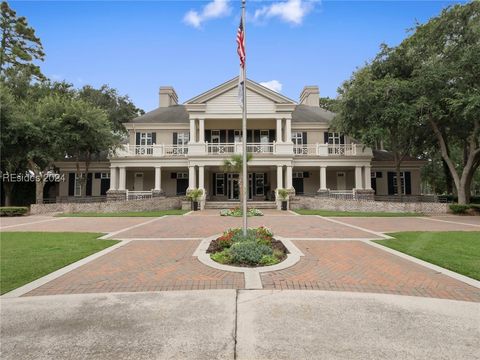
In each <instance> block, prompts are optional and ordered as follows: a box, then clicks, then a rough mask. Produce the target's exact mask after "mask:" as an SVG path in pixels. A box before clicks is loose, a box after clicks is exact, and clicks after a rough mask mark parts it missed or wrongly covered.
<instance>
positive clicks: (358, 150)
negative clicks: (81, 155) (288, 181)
mask: <svg viewBox="0 0 480 360" xmlns="http://www.w3.org/2000/svg"><path fill="white" fill-rule="evenodd" d="M242 149H243V146H242V143H241V142H234V143H208V142H204V143H193V144H183V145H174V144H159V145H124V146H122V147H121V148H119V149H117V150H116V151H115V153H114V154H112V157H117V158H124V157H142V158H143V157H161V158H182V157H183V158H184V157H188V156H229V155H232V154H241V153H242ZM247 152H249V153H252V154H254V155H256V156H274V155H282V156H285V155H286V156H288V155H290V156H294V157H356V156H369V155H372V151H371V149H370V148H366V147H364V146H363V145H361V144H318V143H317V144H300V145H299V144H292V143H276V142H256V143H255V142H254V143H247Z"/></svg>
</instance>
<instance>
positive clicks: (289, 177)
mask: <svg viewBox="0 0 480 360" xmlns="http://www.w3.org/2000/svg"><path fill="white" fill-rule="evenodd" d="M285 180H286V181H285V188H287V189H291V188H292V167H291V166H287V175H286V179H285Z"/></svg>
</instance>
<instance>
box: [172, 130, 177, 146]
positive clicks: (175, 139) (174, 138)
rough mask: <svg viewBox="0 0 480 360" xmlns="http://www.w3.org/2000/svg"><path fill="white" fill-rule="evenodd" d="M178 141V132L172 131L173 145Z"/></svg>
mask: <svg viewBox="0 0 480 360" xmlns="http://www.w3.org/2000/svg"><path fill="white" fill-rule="evenodd" d="M177 142H178V133H176V132H174V133H173V143H172V144H173V145H177Z"/></svg>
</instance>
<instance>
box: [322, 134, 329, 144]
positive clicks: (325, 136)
mask: <svg viewBox="0 0 480 360" xmlns="http://www.w3.org/2000/svg"><path fill="white" fill-rule="evenodd" d="M323 142H324V143H325V144H328V132H327V131H325V132H324V133H323Z"/></svg>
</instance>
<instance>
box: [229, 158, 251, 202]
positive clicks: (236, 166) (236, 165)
mask: <svg viewBox="0 0 480 360" xmlns="http://www.w3.org/2000/svg"><path fill="white" fill-rule="evenodd" d="M250 160H252V154H250V153H249V154H247V163H248V162H249V161H250ZM223 170H224V171H225V172H229V173H234V174H239V176H238V187H239V188H240V202H241V203H242V202H243V178H242V172H243V155H242V154H234V155H232V156H231V157H230V159H225V161H224V162H223Z"/></svg>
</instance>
